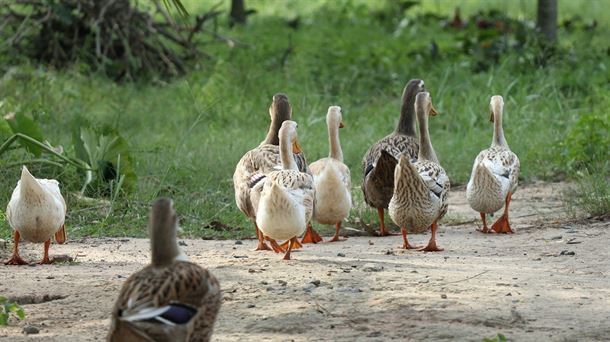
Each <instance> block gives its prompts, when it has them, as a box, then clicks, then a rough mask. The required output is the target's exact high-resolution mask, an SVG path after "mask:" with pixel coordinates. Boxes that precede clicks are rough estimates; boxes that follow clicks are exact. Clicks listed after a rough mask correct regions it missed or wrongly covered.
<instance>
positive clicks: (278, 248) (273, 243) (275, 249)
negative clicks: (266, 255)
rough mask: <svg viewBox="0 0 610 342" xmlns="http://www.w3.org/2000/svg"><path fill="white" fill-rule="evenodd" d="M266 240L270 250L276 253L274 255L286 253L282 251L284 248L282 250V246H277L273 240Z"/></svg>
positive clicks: (284, 250)
mask: <svg viewBox="0 0 610 342" xmlns="http://www.w3.org/2000/svg"><path fill="white" fill-rule="evenodd" d="M267 240H269V243H270V244H271V248H272V249H273V251H274V252H276V253H284V252H286V249H284V248H282V246H280V245H278V244H277V242H276V241H275V240H274V239H270V238H267Z"/></svg>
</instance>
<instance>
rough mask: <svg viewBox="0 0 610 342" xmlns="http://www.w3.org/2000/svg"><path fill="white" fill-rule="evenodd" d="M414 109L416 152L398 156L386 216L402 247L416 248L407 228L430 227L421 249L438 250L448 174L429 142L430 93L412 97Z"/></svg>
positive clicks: (424, 228)
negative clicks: (413, 158)
mask: <svg viewBox="0 0 610 342" xmlns="http://www.w3.org/2000/svg"><path fill="white" fill-rule="evenodd" d="M415 111H416V112H417V121H418V122H419V154H418V157H417V161H416V162H415V163H411V161H409V159H407V156H405V155H402V156H401V157H400V160H399V162H398V165H397V166H396V170H395V173H394V195H393V196H392V200H391V201H390V205H389V211H390V217H391V218H392V220H393V221H394V223H396V224H397V225H398V226H399V227H400V228H401V232H402V237H403V248H405V249H410V248H416V247H415V246H412V245H410V244H409V241H408V240H407V228H409V230H410V231H411V232H422V231H425V230H426V229H428V227H430V229H431V230H432V236H431V237H430V241H429V242H428V246H426V247H425V248H423V249H421V250H422V251H427V252H435V251H442V250H443V249H442V248H438V247H437V245H436V229H437V222H438V220H440V219H441V218H442V217H443V216H445V213H447V207H448V203H447V199H448V196H447V195H448V192H449V177H447V174H446V173H445V170H444V169H443V168H442V167H441V165H440V164H439V162H438V158H437V157H436V153H435V152H434V148H433V147H432V143H431V142H430V135H429V133H428V115H436V114H437V113H436V110H434V107H432V99H431V98H430V94H429V93H427V92H422V93H419V94H417V97H416V99H415Z"/></svg>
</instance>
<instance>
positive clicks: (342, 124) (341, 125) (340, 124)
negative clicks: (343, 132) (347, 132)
mask: <svg viewBox="0 0 610 342" xmlns="http://www.w3.org/2000/svg"><path fill="white" fill-rule="evenodd" d="M343 127H345V124H344V123H343V120H341V122H339V128H343Z"/></svg>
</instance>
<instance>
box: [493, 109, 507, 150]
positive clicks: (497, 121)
mask: <svg viewBox="0 0 610 342" xmlns="http://www.w3.org/2000/svg"><path fill="white" fill-rule="evenodd" d="M493 116H494V136H493V139H492V141H491V146H502V147H508V144H507V143H506V139H504V128H502V111H501V110H498V109H494V112H493Z"/></svg>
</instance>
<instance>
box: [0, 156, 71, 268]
mask: <svg viewBox="0 0 610 342" xmlns="http://www.w3.org/2000/svg"><path fill="white" fill-rule="evenodd" d="M66 209H67V207H66V201H65V200H64V198H63V196H62V195H61V192H60V191H59V182H58V181H56V180H55V179H36V178H34V176H32V174H30V172H29V171H28V169H27V167H25V166H23V169H22V170H21V179H20V180H19V181H18V182H17V187H15V190H13V194H12V196H11V199H10V201H9V202H8V206H7V207H6V218H7V220H8V223H9V225H10V226H11V227H12V228H13V238H14V241H15V244H14V247H13V255H12V256H11V258H10V259H9V260H8V261H6V262H5V264H6V265H25V264H27V262H25V261H24V260H23V259H21V257H20V256H19V241H20V240H21V239H23V240H26V241H30V242H35V243H41V242H44V256H43V258H42V260H41V261H40V264H50V263H51V262H52V261H51V260H50V259H49V246H50V245H51V238H52V237H55V241H56V242H57V243H59V244H63V243H64V242H65V241H66V230H65V227H64V222H65V219H66Z"/></svg>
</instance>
